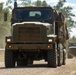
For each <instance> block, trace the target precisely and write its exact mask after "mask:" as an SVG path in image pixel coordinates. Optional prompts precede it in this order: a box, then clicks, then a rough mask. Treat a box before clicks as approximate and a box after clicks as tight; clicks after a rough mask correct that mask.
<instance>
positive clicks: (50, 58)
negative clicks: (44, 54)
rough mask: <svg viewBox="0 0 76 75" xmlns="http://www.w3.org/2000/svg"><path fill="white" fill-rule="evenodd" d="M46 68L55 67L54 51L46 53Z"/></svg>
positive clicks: (55, 55) (55, 53) (55, 57)
mask: <svg viewBox="0 0 76 75" xmlns="http://www.w3.org/2000/svg"><path fill="white" fill-rule="evenodd" d="M48 66H49V67H55V68H56V67H57V52H56V51H55V50H49V51H48Z"/></svg>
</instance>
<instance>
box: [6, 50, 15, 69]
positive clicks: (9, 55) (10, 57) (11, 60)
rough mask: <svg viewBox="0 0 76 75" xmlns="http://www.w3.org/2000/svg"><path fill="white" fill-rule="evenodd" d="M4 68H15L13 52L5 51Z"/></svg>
mask: <svg viewBox="0 0 76 75" xmlns="http://www.w3.org/2000/svg"><path fill="white" fill-rule="evenodd" d="M5 67H6V68H12V67H15V60H14V52H13V51H12V50H5Z"/></svg>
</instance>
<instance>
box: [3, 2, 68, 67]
mask: <svg viewBox="0 0 76 75" xmlns="http://www.w3.org/2000/svg"><path fill="white" fill-rule="evenodd" d="M4 18H5V20H7V15H5V17H4ZM67 39H68V38H67V26H66V24H65V17H64V15H63V14H62V13H58V12H56V10H54V9H52V7H18V6H17V2H16V1H15V2H14V9H13V10H12V18H11V34H10V35H8V36H6V47H5V67H6V68H10V67H15V66H16V65H17V66H28V65H32V64H33V61H34V60H42V59H44V60H45V61H46V62H48V63H47V65H48V67H55V68H56V67H57V66H61V65H65V64H66V40H67Z"/></svg>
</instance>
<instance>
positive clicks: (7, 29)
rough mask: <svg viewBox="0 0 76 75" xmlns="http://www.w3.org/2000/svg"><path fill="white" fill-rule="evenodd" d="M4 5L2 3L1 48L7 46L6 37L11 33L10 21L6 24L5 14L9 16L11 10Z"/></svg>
mask: <svg viewBox="0 0 76 75" xmlns="http://www.w3.org/2000/svg"><path fill="white" fill-rule="evenodd" d="M3 4H4V3H0V48H3V47H4V45H5V40H4V39H5V36H6V35H7V34H9V33H10V24H9V23H10V22H9V20H8V21H7V22H4V20H3V19H4V13H5V12H8V15H9V9H8V8H4V7H3ZM9 19H10V17H9Z"/></svg>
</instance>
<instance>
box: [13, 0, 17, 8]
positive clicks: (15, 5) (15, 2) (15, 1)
mask: <svg viewBox="0 0 76 75" xmlns="http://www.w3.org/2000/svg"><path fill="white" fill-rule="evenodd" d="M14 8H17V0H14Z"/></svg>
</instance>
